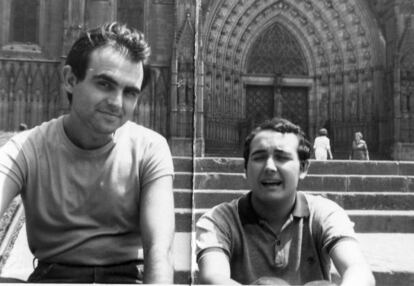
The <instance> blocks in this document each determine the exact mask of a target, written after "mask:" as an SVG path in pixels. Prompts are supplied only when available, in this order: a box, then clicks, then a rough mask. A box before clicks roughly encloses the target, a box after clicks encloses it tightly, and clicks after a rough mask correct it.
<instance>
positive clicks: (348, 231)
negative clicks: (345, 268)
mask: <svg viewBox="0 0 414 286" xmlns="http://www.w3.org/2000/svg"><path fill="white" fill-rule="evenodd" d="M314 208H315V210H314V213H315V214H314V220H315V223H316V225H317V228H318V230H317V232H318V235H319V239H320V242H321V247H322V250H324V251H326V253H328V254H329V253H330V251H331V250H332V249H333V248H334V246H335V244H336V243H337V242H338V241H340V240H342V239H356V236H355V231H354V223H353V222H352V221H351V220H350V219H349V217H348V215H347V214H346V212H345V210H344V209H343V208H341V207H340V206H339V205H338V204H336V203H335V202H333V201H331V200H328V199H325V198H318V200H317V202H315V204H314Z"/></svg>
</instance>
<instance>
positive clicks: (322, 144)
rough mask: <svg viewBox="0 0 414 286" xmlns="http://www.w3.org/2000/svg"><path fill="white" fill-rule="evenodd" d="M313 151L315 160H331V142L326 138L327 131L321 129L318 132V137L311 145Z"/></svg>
mask: <svg viewBox="0 0 414 286" xmlns="http://www.w3.org/2000/svg"><path fill="white" fill-rule="evenodd" d="M313 149H314V150H315V159H316V160H327V159H328V158H329V159H331V160H332V159H333V156H332V152H331V142H330V140H329V138H328V130H326V129H325V128H321V129H320V130H319V133H318V136H317V137H316V138H315V142H314V143H313Z"/></svg>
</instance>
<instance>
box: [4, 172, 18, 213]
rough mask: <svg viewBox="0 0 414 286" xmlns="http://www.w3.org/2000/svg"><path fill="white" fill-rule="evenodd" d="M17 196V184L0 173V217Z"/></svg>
mask: <svg viewBox="0 0 414 286" xmlns="http://www.w3.org/2000/svg"><path fill="white" fill-rule="evenodd" d="M18 194H19V188H18V186H17V184H16V183H15V182H14V181H13V180H12V179H10V178H9V177H8V176H6V175H5V174H3V173H0V217H1V216H2V215H3V214H4V212H5V211H6V210H7V207H8V206H9V204H10V202H11V201H12V200H13V199H14V197H15V196H17V195H18Z"/></svg>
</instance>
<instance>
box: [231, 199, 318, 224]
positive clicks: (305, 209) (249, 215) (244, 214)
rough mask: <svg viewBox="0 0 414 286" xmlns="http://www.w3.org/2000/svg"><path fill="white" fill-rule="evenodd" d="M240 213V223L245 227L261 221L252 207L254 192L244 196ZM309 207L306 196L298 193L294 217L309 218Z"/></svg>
mask: <svg viewBox="0 0 414 286" xmlns="http://www.w3.org/2000/svg"><path fill="white" fill-rule="evenodd" d="M238 212H239V217H240V221H241V223H242V224H243V225H245V224H254V223H258V222H259V221H260V220H261V219H260V217H259V215H258V214H257V212H256V211H255V210H254V208H253V205H252V192H251V191H250V192H249V193H248V194H247V195H244V196H243V197H241V198H240V199H239V202H238ZM309 214H310V212H309V205H308V201H307V200H306V197H305V195H304V194H303V193H302V192H299V191H298V192H296V199H295V206H294V207H293V211H292V215H293V216H294V217H298V218H301V217H308V216H309Z"/></svg>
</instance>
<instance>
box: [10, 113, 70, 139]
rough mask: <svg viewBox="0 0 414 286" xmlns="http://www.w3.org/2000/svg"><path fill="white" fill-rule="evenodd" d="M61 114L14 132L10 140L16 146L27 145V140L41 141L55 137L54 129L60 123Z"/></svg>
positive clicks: (55, 129)
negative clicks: (29, 127)
mask: <svg viewBox="0 0 414 286" xmlns="http://www.w3.org/2000/svg"><path fill="white" fill-rule="evenodd" d="M62 120H63V116H61V117H59V118H54V119H52V120H49V121H46V122H43V123H41V124H40V125H38V126H35V127H33V128H31V129H28V130H25V131H22V132H19V133H17V134H15V135H14V136H13V137H12V138H11V140H10V141H12V142H13V143H14V144H16V145H18V146H23V145H25V146H26V145H27V144H25V143H27V142H34V143H36V144H37V143H41V142H48V141H53V142H55V139H56V131H57V129H58V128H59V124H61V123H62Z"/></svg>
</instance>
